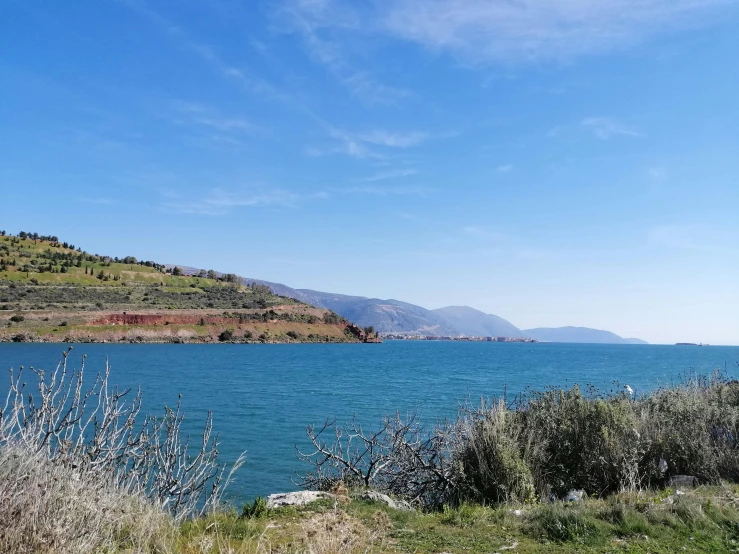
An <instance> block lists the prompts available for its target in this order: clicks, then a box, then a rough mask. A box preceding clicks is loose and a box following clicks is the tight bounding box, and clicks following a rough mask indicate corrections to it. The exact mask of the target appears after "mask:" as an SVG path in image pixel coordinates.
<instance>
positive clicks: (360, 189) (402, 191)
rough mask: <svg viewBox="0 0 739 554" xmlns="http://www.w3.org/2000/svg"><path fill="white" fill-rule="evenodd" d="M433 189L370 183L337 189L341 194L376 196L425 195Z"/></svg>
mask: <svg viewBox="0 0 739 554" xmlns="http://www.w3.org/2000/svg"><path fill="white" fill-rule="evenodd" d="M432 190H433V189H430V188H428V187H376V186H370V185H363V186H355V187H345V188H342V189H338V190H337V192H340V193H342V194H371V195H376V196H409V195H415V196H427V195H428V194H429V193H431V192H432Z"/></svg>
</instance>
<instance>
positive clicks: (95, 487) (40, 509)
mask: <svg viewBox="0 0 739 554" xmlns="http://www.w3.org/2000/svg"><path fill="white" fill-rule="evenodd" d="M0 498H1V499H2V501H1V502H0V552H8V553H10V552H13V553H15V554H32V553H33V554H38V553H52V552H53V553H55V554H79V553H82V552H98V551H103V550H105V551H108V550H116V549H117V548H118V547H123V548H124V549H126V550H127V551H128V550H130V551H134V552H141V553H144V552H152V553H153V552H164V551H165V550H166V546H167V544H169V543H170V542H171V539H172V537H173V535H174V530H175V528H174V525H173V522H172V519H171V517H169V516H168V515H167V514H165V513H164V512H163V511H162V510H161V509H160V508H159V507H158V506H156V505H154V504H153V503H151V502H150V501H148V500H147V499H146V498H143V497H140V496H136V495H131V494H124V493H122V492H121V490H120V488H119V487H117V486H116V485H115V483H114V482H113V480H112V479H110V478H109V476H108V475H106V474H104V473H100V472H89V471H84V470H83V469H82V468H74V467H72V466H71V465H68V464H59V463H55V462H54V461H52V460H49V459H48V458H47V457H46V455H45V453H44V452H40V451H33V450H30V449H29V448H28V446H27V445H21V444H14V443H8V442H5V443H4V444H3V446H2V448H0Z"/></svg>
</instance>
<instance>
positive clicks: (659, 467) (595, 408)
mask: <svg viewBox="0 0 739 554" xmlns="http://www.w3.org/2000/svg"><path fill="white" fill-rule="evenodd" d="M308 436H309V438H310V440H311V442H312V444H313V446H314V451H313V452H311V453H308V454H300V457H301V458H302V459H304V460H306V461H308V462H309V463H311V464H312V465H313V467H314V469H313V471H311V472H310V473H307V474H306V475H305V476H304V477H303V480H302V484H303V485H304V486H307V487H323V488H326V487H330V486H331V484H332V483H334V482H336V481H337V480H343V481H345V482H347V483H349V484H354V485H361V486H366V487H373V488H376V489H379V490H382V491H384V492H387V493H389V494H393V495H396V496H399V497H402V498H405V499H407V500H409V501H411V502H415V503H416V504H418V505H421V506H424V507H426V508H432V509H433V508H439V507H441V506H443V505H447V504H449V505H458V504H460V503H463V502H477V503H483V504H497V503H503V502H526V501H528V500H532V499H534V498H537V497H538V498H550V497H551V496H552V495H553V496H554V497H557V498H562V496H563V495H565V493H567V491H569V490H572V489H577V490H584V491H586V493H587V494H589V495H591V496H604V495H607V494H609V493H613V492H619V491H633V490H640V489H644V488H655V487H660V486H663V485H664V484H666V483H667V482H668V480H669V478H670V477H671V476H674V475H691V476H695V477H696V478H697V480H698V482H701V483H708V484H712V483H718V482H719V481H720V480H722V479H724V480H729V481H733V482H737V481H739V382H737V381H729V380H728V379H726V378H725V377H723V376H721V375H720V374H715V375H714V376H712V377H711V378H699V377H690V378H687V379H685V380H684V382H682V383H681V384H679V385H676V386H673V387H669V388H663V389H658V390H655V391H653V392H651V393H649V394H647V395H645V396H642V397H638V398H632V397H631V396H630V395H629V394H627V393H625V392H624V393H620V394H610V395H604V394H601V393H600V392H598V391H597V390H595V389H592V388H590V389H588V390H587V391H586V393H583V392H582V391H581V390H580V388H579V387H577V386H576V387H574V388H572V389H569V390H560V389H554V388H552V389H547V390H545V391H542V392H528V393H526V394H523V395H521V396H520V397H519V398H518V399H517V400H516V402H514V403H513V404H511V405H506V404H505V403H504V402H502V401H498V402H493V403H492V404H490V405H488V404H485V403H483V404H481V405H480V406H479V407H466V408H464V409H463V410H461V411H460V414H459V416H458V418H457V420H456V421H453V422H447V423H443V424H440V425H437V426H435V427H433V428H431V429H425V428H424V427H423V426H422V425H420V424H419V423H418V420H417V418H416V417H415V416H411V417H410V418H402V417H400V416H399V415H397V414H396V415H395V416H392V417H386V418H385V419H384V421H383V424H382V425H381V426H380V427H379V429H376V430H366V431H365V430H363V429H362V428H361V426H359V425H358V424H357V423H356V422H352V423H351V424H349V425H345V426H342V425H339V424H337V423H336V422H328V423H327V424H326V425H324V427H323V428H321V429H319V430H316V429H315V428H314V427H309V428H308Z"/></svg>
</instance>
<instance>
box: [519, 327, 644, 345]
mask: <svg viewBox="0 0 739 554" xmlns="http://www.w3.org/2000/svg"><path fill="white" fill-rule="evenodd" d="M522 333H523V334H524V335H525V336H527V337H531V338H532V339H536V340H539V341H542V342H577V343H598V344H648V343H647V342H646V341H643V340H641V339H625V338H622V337H619V336H618V335H617V334H615V333H611V332H610V331H602V330H600V329H590V328H588V327H540V328H537V329H524V330H523V331H522Z"/></svg>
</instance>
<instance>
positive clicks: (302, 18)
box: [277, 0, 412, 104]
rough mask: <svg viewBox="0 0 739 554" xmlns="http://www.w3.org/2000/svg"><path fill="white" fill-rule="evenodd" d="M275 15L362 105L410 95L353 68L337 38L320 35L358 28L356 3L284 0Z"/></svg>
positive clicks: (392, 101) (360, 25)
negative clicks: (325, 31) (296, 34)
mask: <svg viewBox="0 0 739 554" xmlns="http://www.w3.org/2000/svg"><path fill="white" fill-rule="evenodd" d="M277 16H278V17H279V18H280V19H281V20H282V21H284V22H285V23H286V24H287V27H288V29H289V31H291V32H297V33H299V34H300V36H302V37H303V42H304V44H305V45H306V48H307V50H308V52H309V55H310V56H311V57H312V58H313V59H314V60H315V61H317V62H318V63H320V64H322V65H323V66H324V67H326V69H327V70H328V72H329V73H330V74H331V75H333V76H334V78H335V79H336V80H337V81H338V82H339V83H340V84H341V85H343V86H345V87H346V88H347V89H349V91H350V92H351V93H352V95H354V96H355V97H357V98H359V99H360V100H362V101H363V102H365V103H366V104H395V103H397V102H398V101H399V100H402V99H405V98H408V97H410V96H412V93H411V92H410V91H408V90H406V89H403V88H399V87H394V86H391V85H388V84H385V83H381V82H379V81H378V80H377V79H376V78H375V77H374V76H373V75H372V74H371V72H370V71H368V70H367V69H366V68H361V69H357V68H356V64H355V63H353V62H352V60H351V59H350V57H349V55H348V54H347V51H346V49H345V48H344V46H343V44H342V41H341V39H340V38H338V39H335V38H332V37H331V36H325V35H324V33H323V31H324V30H326V29H337V28H338V29H340V30H341V31H345V32H351V33H356V32H358V31H360V30H362V29H363V19H364V18H363V15H362V14H360V13H359V12H358V11H357V8H356V6H351V5H348V4H345V3H343V2H335V1H332V0H285V1H283V2H282V3H281V4H280V5H279V9H278V10H277ZM329 35H330V34H329Z"/></svg>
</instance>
